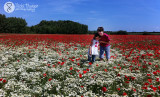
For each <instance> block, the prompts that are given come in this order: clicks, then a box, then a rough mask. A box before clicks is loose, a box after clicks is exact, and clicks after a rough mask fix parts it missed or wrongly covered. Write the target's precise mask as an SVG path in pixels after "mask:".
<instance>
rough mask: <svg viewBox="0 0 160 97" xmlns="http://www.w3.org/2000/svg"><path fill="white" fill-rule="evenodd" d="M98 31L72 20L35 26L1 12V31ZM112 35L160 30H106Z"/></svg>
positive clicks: (40, 32)
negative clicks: (90, 29)
mask: <svg viewBox="0 0 160 97" xmlns="http://www.w3.org/2000/svg"><path fill="white" fill-rule="evenodd" d="M96 32H97V31H89V30H88V25H85V24H80V23H78V22H74V21H70V20H63V21H62V20H59V21H53V20H51V21H46V20H42V21H41V22H40V23H39V24H37V25H34V26H30V27H29V26H27V22H26V20H25V19H23V18H17V17H6V16H5V15H3V14H0V33H20V34H23V33H24V34H94V33H96ZM105 33H107V34H110V35H160V32H147V31H144V32H127V31H124V30H119V31H105Z"/></svg>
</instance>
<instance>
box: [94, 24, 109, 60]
mask: <svg viewBox="0 0 160 97" xmlns="http://www.w3.org/2000/svg"><path fill="white" fill-rule="evenodd" d="M97 33H98V34H99V35H100V36H101V38H100V39H99V43H100V56H99V58H100V61H101V60H104V59H103V58H104V52H105V53H106V59H107V61H109V59H110V47H111V45H110V38H109V36H108V35H107V34H106V33H104V28H103V27H98V29H97Z"/></svg>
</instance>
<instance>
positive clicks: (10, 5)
mask: <svg viewBox="0 0 160 97" xmlns="http://www.w3.org/2000/svg"><path fill="white" fill-rule="evenodd" d="M14 9H15V5H14V3H13V2H6V3H5V4H4V11H5V12H7V13H12V12H13V11H14Z"/></svg>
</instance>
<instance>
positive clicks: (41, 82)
mask: <svg viewBox="0 0 160 97" xmlns="http://www.w3.org/2000/svg"><path fill="white" fill-rule="evenodd" d="M109 37H110V39H111V51H110V53H111V57H110V61H109V62H106V61H99V57H98V56H97V58H96V61H95V63H94V64H90V63H89V62H87V59H88V55H87V52H88V47H89V44H90V42H91V40H92V38H93V35H63V34H62V35H49V34H44V35H38V34H33V35H20V34H1V35H0V96H13V97H22V96H26V97H31V96H32V97H33V96H35V97H42V96H44V97H53V96H59V97H60V96H73V97H75V96H77V97H78V96H82V97H86V96H88V97H94V96H97V97H99V96H114V97H115V96H129V97H132V96H144V97H158V96H160V80H159V79H160V35H146V36H143V35H110V36H109Z"/></svg>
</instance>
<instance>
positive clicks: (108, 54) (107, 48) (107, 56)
mask: <svg viewBox="0 0 160 97" xmlns="http://www.w3.org/2000/svg"><path fill="white" fill-rule="evenodd" d="M110 47H111V45H109V46H107V47H105V53H106V59H107V60H108V59H110Z"/></svg>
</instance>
